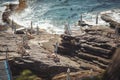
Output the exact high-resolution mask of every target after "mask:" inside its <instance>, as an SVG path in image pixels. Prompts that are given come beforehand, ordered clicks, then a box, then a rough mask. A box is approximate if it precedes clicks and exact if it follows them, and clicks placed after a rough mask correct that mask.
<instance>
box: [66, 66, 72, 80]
mask: <svg viewBox="0 0 120 80" xmlns="http://www.w3.org/2000/svg"><path fill="white" fill-rule="evenodd" d="M66 80H71V78H70V68H68V69H67V76H66Z"/></svg>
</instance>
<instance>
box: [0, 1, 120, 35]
mask: <svg viewBox="0 0 120 80" xmlns="http://www.w3.org/2000/svg"><path fill="white" fill-rule="evenodd" d="M11 1H12V2H16V1H17V0H0V5H2V4H4V3H6V2H11ZM119 4H120V0H27V5H28V7H27V8H26V9H25V10H24V11H23V12H21V13H19V14H16V13H14V14H13V15H12V16H10V18H11V19H13V20H14V21H15V22H16V23H18V24H20V25H22V26H24V27H30V23H31V21H32V22H33V27H34V28H35V27H37V26H39V28H41V29H46V30H47V31H48V32H51V31H54V32H55V33H57V34H60V33H63V31H64V25H65V24H66V23H68V24H70V26H71V27H72V26H74V25H75V24H76V22H77V21H78V20H79V19H80V16H81V15H83V20H86V21H87V22H89V24H95V18H96V14H97V13H100V12H104V11H106V10H107V11H108V10H113V9H119V8H120V5H119ZM1 7H2V6H1ZM0 9H1V8H0ZM0 11H3V10H0ZM112 15H114V17H115V18H117V17H116V16H119V14H117V15H116V14H112ZM99 17H100V16H99ZM99 19H100V18H99ZM118 19H119V18H118ZM99 24H101V25H102V24H105V22H104V21H102V20H101V19H100V21H99Z"/></svg>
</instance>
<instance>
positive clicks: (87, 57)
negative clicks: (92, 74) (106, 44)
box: [77, 52, 110, 65]
mask: <svg viewBox="0 0 120 80" xmlns="http://www.w3.org/2000/svg"><path fill="white" fill-rule="evenodd" d="M77 56H78V57H79V58H81V59H84V60H87V61H91V62H93V61H98V62H99V63H102V64H105V65H108V64H109V61H110V59H104V58H102V57H99V56H94V55H90V54H89V53H83V52H80V53H79V54H77Z"/></svg>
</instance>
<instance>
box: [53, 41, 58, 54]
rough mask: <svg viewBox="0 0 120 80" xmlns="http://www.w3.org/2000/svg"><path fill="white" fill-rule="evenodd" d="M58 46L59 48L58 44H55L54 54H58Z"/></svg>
mask: <svg viewBox="0 0 120 80" xmlns="http://www.w3.org/2000/svg"><path fill="white" fill-rule="evenodd" d="M58 46H59V43H58V42H56V44H55V49H54V53H58Z"/></svg>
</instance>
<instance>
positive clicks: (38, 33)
mask: <svg viewBox="0 0 120 80" xmlns="http://www.w3.org/2000/svg"><path fill="white" fill-rule="evenodd" d="M36 29H37V35H39V27H38V26H37V28H36Z"/></svg>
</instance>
